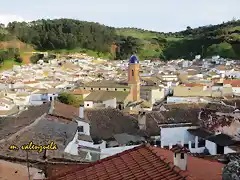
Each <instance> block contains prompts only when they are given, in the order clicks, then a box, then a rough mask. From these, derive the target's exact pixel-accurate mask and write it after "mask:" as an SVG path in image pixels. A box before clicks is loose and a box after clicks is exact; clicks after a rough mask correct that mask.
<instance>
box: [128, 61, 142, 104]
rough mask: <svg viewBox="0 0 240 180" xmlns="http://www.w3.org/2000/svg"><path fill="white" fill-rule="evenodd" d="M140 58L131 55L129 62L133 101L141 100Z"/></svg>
mask: <svg viewBox="0 0 240 180" xmlns="http://www.w3.org/2000/svg"><path fill="white" fill-rule="evenodd" d="M139 70H140V65H139V60H138V58H137V56H131V58H130V59H129V63H128V85H129V86H130V87H131V95H132V101H139V100H140V78H139Z"/></svg>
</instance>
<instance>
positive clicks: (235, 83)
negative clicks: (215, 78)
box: [223, 79, 240, 87]
mask: <svg viewBox="0 0 240 180" xmlns="http://www.w3.org/2000/svg"><path fill="white" fill-rule="evenodd" d="M223 84H231V85H232V87H240V79H227V80H224V81H223Z"/></svg>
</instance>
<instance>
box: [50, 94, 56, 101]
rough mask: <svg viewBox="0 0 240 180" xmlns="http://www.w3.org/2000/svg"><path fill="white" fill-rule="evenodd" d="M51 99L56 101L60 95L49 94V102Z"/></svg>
mask: <svg viewBox="0 0 240 180" xmlns="http://www.w3.org/2000/svg"><path fill="white" fill-rule="evenodd" d="M50 97H52V100H53V99H56V98H57V97H58V94H48V101H50Z"/></svg>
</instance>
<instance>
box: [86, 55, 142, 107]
mask: <svg viewBox="0 0 240 180" xmlns="http://www.w3.org/2000/svg"><path fill="white" fill-rule="evenodd" d="M139 71H140V64H139V60H138V58H137V56H135V55H133V56H131V57H130V59H129V62H128V80H127V83H119V82H115V81H106V80H103V81H101V82H91V83H87V84H84V86H83V87H82V88H83V89H85V90H88V91H90V92H91V93H90V94H89V95H88V96H87V97H86V98H85V99H84V107H86V108H94V107H107V106H110V107H114V108H115V107H116V108H119V109H124V108H125V107H126V105H127V104H128V103H130V102H139V101H141V99H140V84H141V83H140V77H139ZM114 104H116V105H114Z"/></svg>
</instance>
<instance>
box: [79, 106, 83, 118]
mask: <svg viewBox="0 0 240 180" xmlns="http://www.w3.org/2000/svg"><path fill="white" fill-rule="evenodd" d="M79 117H80V118H81V119H84V106H83V105H82V104H81V105H80V107H79Z"/></svg>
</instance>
